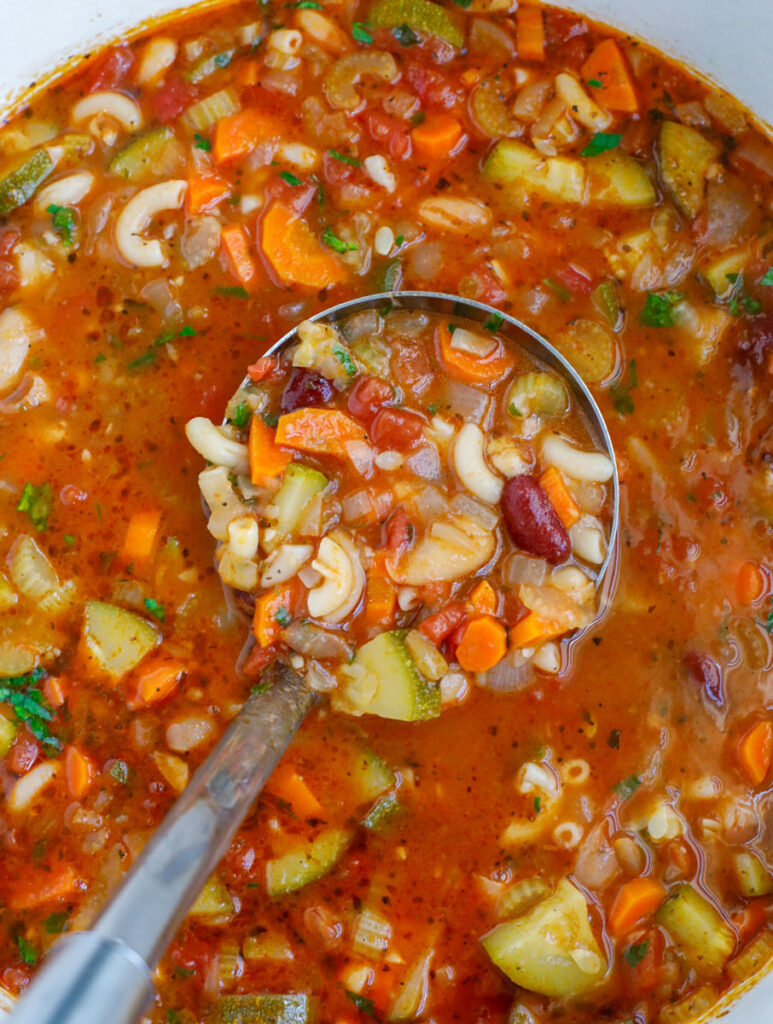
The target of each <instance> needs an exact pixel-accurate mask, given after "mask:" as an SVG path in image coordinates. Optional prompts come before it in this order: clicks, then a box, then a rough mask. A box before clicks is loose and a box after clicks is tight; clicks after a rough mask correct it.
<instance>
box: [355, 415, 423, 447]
mask: <svg viewBox="0 0 773 1024" xmlns="http://www.w3.org/2000/svg"><path fill="white" fill-rule="evenodd" d="M424 425H425V424H424V420H423V419H422V418H421V416H418V415H417V414H416V413H415V412H408V411H407V410H406V409H381V410H380V411H379V412H378V413H377V414H376V417H375V419H374V420H373V422H372V423H371V425H370V429H369V433H370V439H371V441H372V442H373V444H375V445H376V447H377V448H396V449H397V450H398V451H405V450H406V449H408V448H413V447H414V445H415V444H416V443H417V442H418V441H419V440H420V439H421V432H422V430H423V428H424Z"/></svg>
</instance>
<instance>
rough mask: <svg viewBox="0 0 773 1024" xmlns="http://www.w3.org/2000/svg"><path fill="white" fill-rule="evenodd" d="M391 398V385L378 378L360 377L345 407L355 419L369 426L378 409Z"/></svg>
mask: <svg viewBox="0 0 773 1024" xmlns="http://www.w3.org/2000/svg"><path fill="white" fill-rule="evenodd" d="M393 398H394V391H393V390H392V386H391V384H387V382H386V381H385V380H379V379H378V377H362V378H361V379H360V380H359V381H358V382H357V385H356V386H355V388H354V389H353V391H352V393H351V394H350V395H349V400H348V402H347V403H346V406H347V408H348V410H349V412H350V413H351V414H352V416H354V418H355V419H358V420H360V422H361V423H364V424H365V425H366V426H369V425H370V423H371V422H372V420H373V418H374V416H375V415H376V413H377V412H378V411H379V409H381V408H382V407H383V406H385V405H388V404H389V402H391V401H392V399H393Z"/></svg>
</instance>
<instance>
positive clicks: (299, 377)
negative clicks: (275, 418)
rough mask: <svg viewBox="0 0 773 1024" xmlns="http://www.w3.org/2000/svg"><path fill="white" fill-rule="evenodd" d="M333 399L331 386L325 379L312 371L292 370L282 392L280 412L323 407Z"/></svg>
mask: <svg viewBox="0 0 773 1024" xmlns="http://www.w3.org/2000/svg"><path fill="white" fill-rule="evenodd" d="M332 397H333V385H332V384H331V383H330V381H329V380H328V379H327V377H321V376H320V375H319V374H318V373H314V371H313V370H293V372H292V373H291V374H290V379H289V380H288V382H287V386H286V387H285V389H284V391H283V392H282V401H281V403H280V408H281V410H282V412H295V410H296V409H307V408H308V407H309V406H310V405H311V406H319V405H324V404H325V403H326V402H329V401H330V399H331V398H332Z"/></svg>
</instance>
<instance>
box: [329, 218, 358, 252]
mask: <svg viewBox="0 0 773 1024" xmlns="http://www.w3.org/2000/svg"><path fill="white" fill-rule="evenodd" d="M322 241H323V242H324V243H325V245H327V246H328V247H329V248H331V249H333V250H334V251H335V252H342V253H343V252H349V251H350V250H353V249H356V248H357V246H356V245H355V244H354V242H343V241H341V239H340V238H339V237H338V236H337V235H335V234H333V229H332V228H331V227H330V225H328V226H327V227H326V228H325V230H324V231H323V232H322Z"/></svg>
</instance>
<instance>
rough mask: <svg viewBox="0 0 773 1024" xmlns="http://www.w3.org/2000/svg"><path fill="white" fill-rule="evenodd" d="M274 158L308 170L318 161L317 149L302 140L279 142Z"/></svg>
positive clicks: (299, 168) (302, 169)
mask: <svg viewBox="0 0 773 1024" xmlns="http://www.w3.org/2000/svg"><path fill="white" fill-rule="evenodd" d="M276 159H277V160H281V161H282V162H283V163H286V164H292V166H293V167H297V168H298V170H299V171H307V172H308V171H313V170H314V168H315V167H316V166H317V164H318V163H319V151H318V150H316V149H314V147H313V146H307V145H305V144H304V143H303V142H280V143H279V145H278V146H277V147H276Z"/></svg>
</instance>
